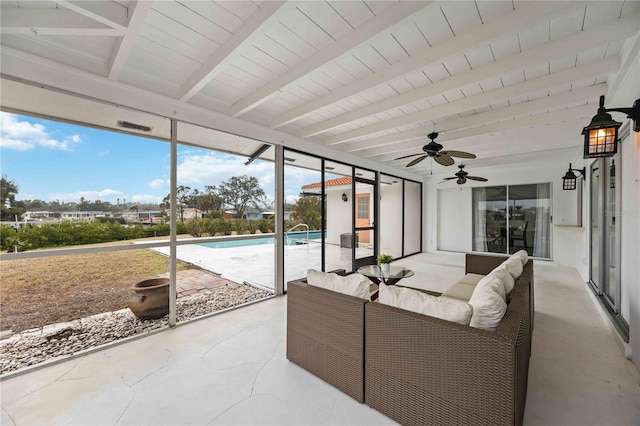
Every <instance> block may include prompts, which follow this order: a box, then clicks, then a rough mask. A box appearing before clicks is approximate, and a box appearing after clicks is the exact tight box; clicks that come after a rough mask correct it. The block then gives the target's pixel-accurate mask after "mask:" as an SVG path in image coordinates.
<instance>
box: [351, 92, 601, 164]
mask: <svg viewBox="0 0 640 426" xmlns="http://www.w3.org/2000/svg"><path fill="white" fill-rule="evenodd" d="M606 93H607V84H606V83H602V84H596V85H594V86H588V87H584V88H580V89H576V90H572V91H570V92H564V93H560V94H557V95H552V96H546V97H544V98H538V99H534V100H531V101H527V102H522V103H519V104H515V105H510V106H508V107H504V108H498V109H494V110H491V111H486V112H481V113H478V114H473V115H469V116H465V117H459V118H454V119H452V120H447V121H445V122H442V123H438V124H437V125H436V126H435V128H434V130H435V131H437V132H439V133H443V132H451V131H454V130H457V129H463V128H466V127H474V126H481V125H483V124H484V123H491V122H494V121H498V120H503V119H504V118H505V117H517V116H520V115H524V114H536V113H539V112H541V111H546V110H548V109H553V108H558V107H561V106H565V105H575V104H577V103H579V102H587V101H589V100H591V101H593V100H594V99H598V97H599V96H600V95H604V94H606ZM430 131H431V129H429V130H427V129H425V128H419V129H414V130H408V131H406V132H400V133H398V134H394V135H386V136H382V137H380V138H373V139H367V140H362V141H357V142H347V143H346V144H345V148H344V150H345V151H347V152H355V151H362V150H365V151H366V153H365V155H371V154H373V153H374V152H375V151H374V150H375V149H376V147H380V146H381V145H382V146H384V145H390V146H393V145H395V143H394V142H399V141H403V140H410V139H415V138H419V137H422V138H424V137H425V136H426V134H427V133H428V132H430ZM378 149H379V148H378ZM387 149H388V148H387Z"/></svg>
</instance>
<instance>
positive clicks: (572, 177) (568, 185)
mask: <svg viewBox="0 0 640 426" xmlns="http://www.w3.org/2000/svg"><path fill="white" fill-rule="evenodd" d="M585 171H586V170H585V168H584V167H583V168H581V169H572V168H571V163H569V170H568V171H567V173H565V175H564V176H563V177H562V189H563V190H565V191H573V190H574V189H576V181H577V180H578V176H576V174H575V173H573V172H580V173H581V174H582V177H583V178H584V174H585Z"/></svg>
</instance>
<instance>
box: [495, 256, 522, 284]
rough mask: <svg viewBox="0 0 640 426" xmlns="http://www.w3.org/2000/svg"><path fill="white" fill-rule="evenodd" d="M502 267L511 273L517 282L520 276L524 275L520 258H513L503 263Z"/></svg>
mask: <svg viewBox="0 0 640 426" xmlns="http://www.w3.org/2000/svg"><path fill="white" fill-rule="evenodd" d="M500 266H504V267H505V268H506V270H507V271H509V273H510V274H511V276H512V277H513V279H514V280H517V279H518V278H520V275H522V262H521V261H520V258H519V257H513V256H512V257H510V258H508V259H507V260H505V261H504V262H502V264H501V265H500Z"/></svg>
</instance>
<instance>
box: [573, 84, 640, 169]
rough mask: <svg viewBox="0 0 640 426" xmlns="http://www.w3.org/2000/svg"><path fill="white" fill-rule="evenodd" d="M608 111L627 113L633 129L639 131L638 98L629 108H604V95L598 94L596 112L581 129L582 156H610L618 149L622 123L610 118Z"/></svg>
mask: <svg viewBox="0 0 640 426" xmlns="http://www.w3.org/2000/svg"><path fill="white" fill-rule="evenodd" d="M609 111H611V112H621V113H623V114H627V117H628V118H630V119H632V120H633V131H634V132H640V99H636V101H635V102H634V103H633V107H631V108H605V107H604V96H600V107H599V108H598V113H597V114H596V115H594V116H593V118H592V119H591V123H589V125H588V126H587V127H585V128H583V129H582V134H583V135H584V158H599V157H612V156H614V155H615V154H616V152H617V151H618V128H619V127H620V126H621V125H622V123H621V122H619V121H615V120H614V119H613V118H611V114H607V112H609Z"/></svg>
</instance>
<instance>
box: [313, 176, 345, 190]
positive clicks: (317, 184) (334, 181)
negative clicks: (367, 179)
mask: <svg viewBox="0 0 640 426" xmlns="http://www.w3.org/2000/svg"><path fill="white" fill-rule="evenodd" d="M321 184H322V182H315V183H309V184H307V185H302V189H312V188H320V185H321ZM345 185H351V176H343V177H339V178H335V179H329V180H327V181H325V186H326V187H330V186H345Z"/></svg>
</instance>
